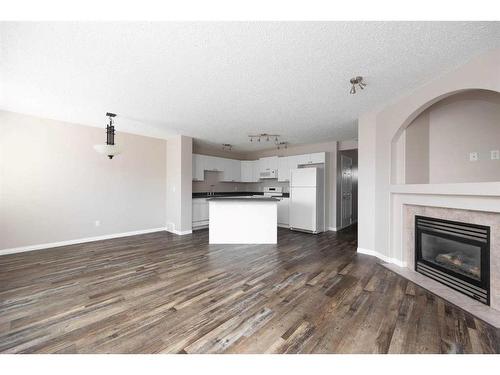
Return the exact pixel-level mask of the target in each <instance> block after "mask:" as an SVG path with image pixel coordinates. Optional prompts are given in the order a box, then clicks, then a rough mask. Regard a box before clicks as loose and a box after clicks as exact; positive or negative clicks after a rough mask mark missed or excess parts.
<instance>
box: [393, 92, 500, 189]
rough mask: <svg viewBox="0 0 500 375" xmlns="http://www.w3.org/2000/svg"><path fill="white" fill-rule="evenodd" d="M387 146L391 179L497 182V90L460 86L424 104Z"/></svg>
mask: <svg viewBox="0 0 500 375" xmlns="http://www.w3.org/2000/svg"><path fill="white" fill-rule="evenodd" d="M391 148H392V149H391V183H392V184H439V183H466V182H493V181H500V160H497V159H494V157H495V153H494V151H497V150H500V93H498V92H496V91H491V90H482V89H470V90H460V91H455V92H452V93H448V94H446V95H443V96H441V97H438V98H436V99H434V100H432V101H430V102H428V103H426V104H425V105H423V106H421V107H420V108H418V109H417V110H416V111H414V113H412V114H411V115H410V116H408V118H407V120H406V121H405V123H404V124H402V125H401V127H400V128H399V130H398V131H397V133H396V134H395V136H394V138H393V141H392V144H391ZM492 152H493V153H492ZM471 154H472V156H474V155H477V160H471ZM492 157H493V159H492Z"/></svg>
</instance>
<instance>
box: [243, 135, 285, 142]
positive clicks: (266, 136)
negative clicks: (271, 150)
mask: <svg viewBox="0 0 500 375" xmlns="http://www.w3.org/2000/svg"><path fill="white" fill-rule="evenodd" d="M279 137H280V135H279V134H267V133H261V134H255V135H249V136H248V138H250V142H253V141H254V139H256V140H257V142H260V141H261V139H262V140H263V141H266V142H269V141H271V140H272V139H274V143H275V144H277V143H278V142H279Z"/></svg>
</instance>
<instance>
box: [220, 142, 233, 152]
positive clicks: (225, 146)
mask: <svg viewBox="0 0 500 375" xmlns="http://www.w3.org/2000/svg"><path fill="white" fill-rule="evenodd" d="M222 149H223V150H225V151H231V150H232V149H233V146H232V145H230V144H229V143H223V144H222Z"/></svg>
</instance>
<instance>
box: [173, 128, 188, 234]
mask: <svg viewBox="0 0 500 375" xmlns="http://www.w3.org/2000/svg"><path fill="white" fill-rule="evenodd" d="M192 147H193V146H192V138H190V137H186V136H182V135H180V136H176V137H172V138H170V139H169V140H168V141H167V153H166V159H167V162H166V171H167V177H166V193H167V198H166V228H167V230H169V231H172V232H174V233H178V234H181V232H184V233H186V232H189V231H191V225H192V199H191V198H192V178H193V172H192V150H193V149H192Z"/></svg>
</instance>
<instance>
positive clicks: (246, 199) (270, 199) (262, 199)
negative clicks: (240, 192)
mask: <svg viewBox="0 0 500 375" xmlns="http://www.w3.org/2000/svg"><path fill="white" fill-rule="evenodd" d="M207 201H209V202H227V201H239V202H278V201H279V199H277V198H273V197H264V196H259V197H214V198H207Z"/></svg>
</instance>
